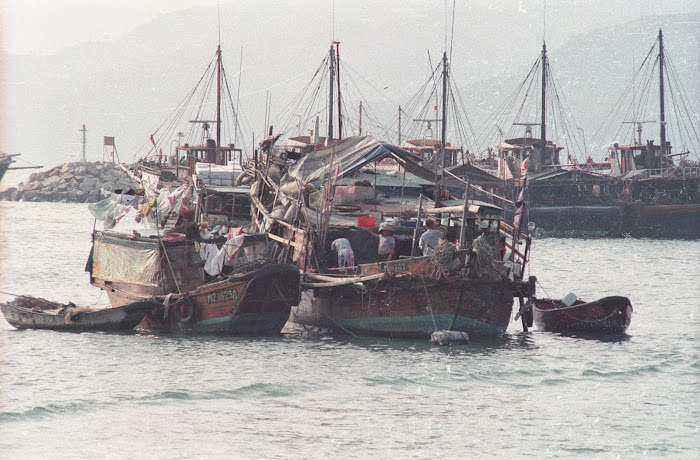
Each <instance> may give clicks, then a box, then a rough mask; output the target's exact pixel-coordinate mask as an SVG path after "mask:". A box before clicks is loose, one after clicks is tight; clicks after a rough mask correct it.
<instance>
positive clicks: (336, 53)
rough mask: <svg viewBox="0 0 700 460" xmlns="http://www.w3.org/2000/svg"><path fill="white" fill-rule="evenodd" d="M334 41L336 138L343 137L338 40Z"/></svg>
mask: <svg viewBox="0 0 700 460" xmlns="http://www.w3.org/2000/svg"><path fill="white" fill-rule="evenodd" d="M333 43H335V75H336V78H337V79H338V139H342V138H343V117H342V115H341V111H340V42H333Z"/></svg>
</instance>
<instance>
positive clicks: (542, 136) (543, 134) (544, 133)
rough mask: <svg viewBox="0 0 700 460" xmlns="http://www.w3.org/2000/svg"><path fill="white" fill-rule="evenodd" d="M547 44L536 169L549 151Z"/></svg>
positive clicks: (543, 63)
mask: <svg viewBox="0 0 700 460" xmlns="http://www.w3.org/2000/svg"><path fill="white" fill-rule="evenodd" d="M546 97H547V44H546V43H545V42H542V123H541V124H540V128H541V129H540V141H541V142H542V144H541V145H542V150H541V153H540V158H538V159H537V161H536V162H535V165H534V167H535V170H536V171H539V170H540V165H541V164H543V163H544V161H545V153H546V151H547V100H546Z"/></svg>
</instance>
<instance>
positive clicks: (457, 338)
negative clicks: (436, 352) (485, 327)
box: [430, 331, 469, 346]
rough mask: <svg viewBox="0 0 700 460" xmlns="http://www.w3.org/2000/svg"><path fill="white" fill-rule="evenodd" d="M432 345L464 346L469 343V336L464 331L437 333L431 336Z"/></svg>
mask: <svg viewBox="0 0 700 460" xmlns="http://www.w3.org/2000/svg"><path fill="white" fill-rule="evenodd" d="M430 343H432V344H434V345H440V346H443V345H449V344H451V343H454V344H457V345H462V344H465V343H469V335H467V333H466V332H463V331H435V332H433V333H432V334H431V335H430Z"/></svg>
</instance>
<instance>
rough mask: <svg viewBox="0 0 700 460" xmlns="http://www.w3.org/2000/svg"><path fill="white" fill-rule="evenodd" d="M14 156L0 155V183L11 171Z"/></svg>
mask: <svg viewBox="0 0 700 460" xmlns="http://www.w3.org/2000/svg"><path fill="white" fill-rule="evenodd" d="M12 157H13V155H8V154H6V153H0V181H1V180H2V178H3V176H4V175H5V173H6V172H7V170H8V169H9V167H10V165H11V164H12V163H13V162H14V160H13V159H12Z"/></svg>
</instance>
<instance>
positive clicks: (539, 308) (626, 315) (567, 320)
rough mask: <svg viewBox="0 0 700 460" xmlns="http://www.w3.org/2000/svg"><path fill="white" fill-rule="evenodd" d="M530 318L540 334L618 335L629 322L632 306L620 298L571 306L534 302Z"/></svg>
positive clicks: (551, 302)
mask: <svg viewBox="0 0 700 460" xmlns="http://www.w3.org/2000/svg"><path fill="white" fill-rule="evenodd" d="M533 316H534V321H535V324H536V325H537V328H538V329H539V330H541V331H546V332H563V333H571V332H583V333H606V334H621V333H624V332H625V331H626V330H627V328H628V327H629V325H630V322H631V321H632V304H631V302H630V300H629V299H628V298H627V297H619V296H614V297H605V298H602V299H599V300H596V301H594V302H582V301H580V300H578V301H576V302H575V303H574V304H573V305H572V306H570V307H569V306H566V305H565V304H563V303H562V302H561V301H560V300H553V299H537V300H536V302H535V307H534V312H533Z"/></svg>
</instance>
